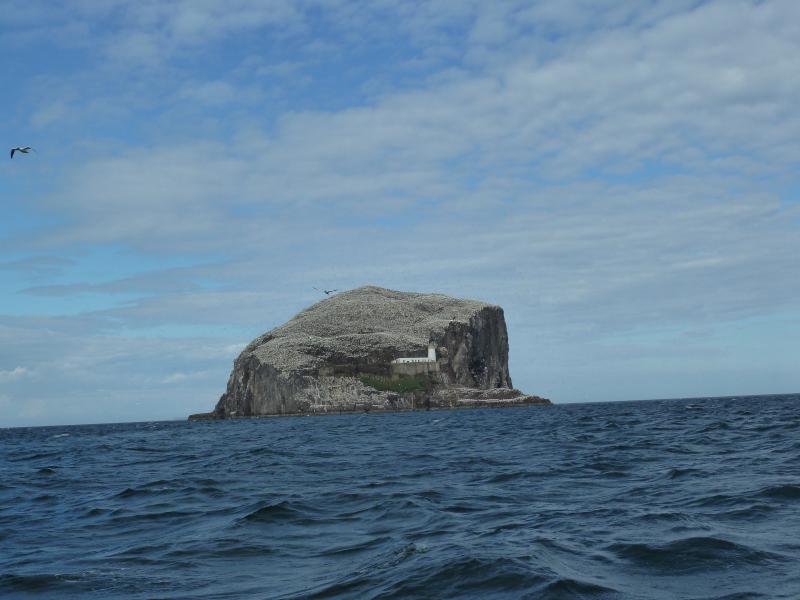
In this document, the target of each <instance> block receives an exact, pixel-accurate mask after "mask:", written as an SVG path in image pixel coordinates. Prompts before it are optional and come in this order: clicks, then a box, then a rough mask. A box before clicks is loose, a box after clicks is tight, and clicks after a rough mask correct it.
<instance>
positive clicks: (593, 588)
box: [0, 395, 800, 600]
mask: <svg viewBox="0 0 800 600" xmlns="http://www.w3.org/2000/svg"><path fill="white" fill-rule="evenodd" d="M0 596H7V597H12V598H26V597H47V598H77V597H81V598H87V597H88V598H359V599H360V598H558V599H561V598H567V599H568V598H584V599H586V598H606V599H616V598H625V599H628V598H632V599H637V598H641V599H669V600H673V599H675V598H684V599H719V600H722V599H727V600H733V599H737V600H742V599H746V598H792V599H797V598H800V396H798V395H792V396H771V397H749V398H748V397H743V398H736V399H733V398H717V399H700V400H668V401H651V402H625V403H606V404H583V405H561V406H552V407H528V408H509V409H494V410H491V409H488V410H462V411H431V412H415V413H396V414H355V415H342V416H328V417H296V418H276V419H260V420H240V421H227V422H196V423H188V422H170V423H134V424H121V425H90V426H77V427H43V428H29V429H24V428H20V429H6V430H0Z"/></svg>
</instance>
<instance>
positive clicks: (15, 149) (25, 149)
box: [11, 146, 33, 158]
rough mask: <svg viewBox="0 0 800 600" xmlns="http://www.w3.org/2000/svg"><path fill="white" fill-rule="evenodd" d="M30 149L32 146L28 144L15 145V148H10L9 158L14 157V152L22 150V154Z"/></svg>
mask: <svg viewBox="0 0 800 600" xmlns="http://www.w3.org/2000/svg"><path fill="white" fill-rule="evenodd" d="M31 150H33V148H31V147H30V146H22V147H20V146H17V147H16V148H12V149H11V158H14V152H22V153H23V154H27V153H28V152H30V151H31Z"/></svg>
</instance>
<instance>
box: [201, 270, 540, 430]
mask: <svg viewBox="0 0 800 600" xmlns="http://www.w3.org/2000/svg"><path fill="white" fill-rule="evenodd" d="M549 403H550V402H549V401H548V400H546V399H544V398H539V397H538V396H529V395H526V394H523V393H522V392H520V391H518V390H515V389H513V387H512V385H511V376H510V375H509V372H508V333H507V331H506V323H505V317H504V315H503V309H502V308H500V307H499V306H495V305H491V304H486V303H484V302H478V301H475V300H462V299H458V298H451V297H448V296H444V295H441V294H418V293H410V292H397V291H393V290H388V289H384V288H379V287H374V286H367V287H361V288H357V289H354V290H350V291H347V292H343V293H341V294H337V295H335V296H332V297H330V298H327V299H325V300H323V301H321V302H318V303H317V304H314V305H313V306H311V307H309V308H307V309H305V310H303V311H302V312H300V313H299V314H298V315H296V316H295V317H294V318H293V319H291V320H290V321H289V322H288V323H286V324H284V325H281V326H280V327H277V328H275V329H273V330H272V331H269V332H267V333H265V334H263V335H261V336H259V337H258V338H256V339H255V340H253V341H252V342H250V344H248V346H247V347H246V348H245V349H244V350H243V351H242V353H241V354H240V355H239V357H238V358H237V359H236V360H235V361H234V364H233V371H232V372H231V375H230V378H229V379H228V387H227V390H226V391H225V393H224V394H222V397H221V398H220V399H219V402H218V403H217V406H216V407H215V408H214V411H213V412H211V413H202V414H198V415H192V416H191V417H189V418H190V419H193V420H199V419H225V418H232V417H249V416H262V415H286V414H308V413H328V412H351V411H369V410H404V409H421V408H451V407H466V406H512V405H523V404H549Z"/></svg>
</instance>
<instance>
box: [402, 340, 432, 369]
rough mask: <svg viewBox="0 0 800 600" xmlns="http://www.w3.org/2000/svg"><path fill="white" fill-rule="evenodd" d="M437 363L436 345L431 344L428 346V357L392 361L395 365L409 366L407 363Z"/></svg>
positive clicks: (412, 357)
mask: <svg viewBox="0 0 800 600" xmlns="http://www.w3.org/2000/svg"><path fill="white" fill-rule="evenodd" d="M435 362H436V344H434V343H433V342H431V343H430V344H428V356H411V357H407V358H395V359H394V360H393V361H392V364H393V365H400V364H407V363H435Z"/></svg>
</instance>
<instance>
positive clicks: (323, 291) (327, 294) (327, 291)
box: [312, 286, 339, 296]
mask: <svg viewBox="0 0 800 600" xmlns="http://www.w3.org/2000/svg"><path fill="white" fill-rule="evenodd" d="M312 287H313V286H312ZM314 289H315V290H317V291H318V292H322V293H323V294H325V295H326V296H330V295H331V294H332V293H333V292H338V291H339V290H321V289H319V288H318V287H315V288H314Z"/></svg>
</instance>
